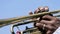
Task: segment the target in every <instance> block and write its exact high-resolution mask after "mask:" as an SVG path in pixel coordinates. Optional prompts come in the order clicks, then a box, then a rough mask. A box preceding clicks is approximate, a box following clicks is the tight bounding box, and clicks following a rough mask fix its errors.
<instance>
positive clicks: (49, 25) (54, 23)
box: [29, 6, 60, 34]
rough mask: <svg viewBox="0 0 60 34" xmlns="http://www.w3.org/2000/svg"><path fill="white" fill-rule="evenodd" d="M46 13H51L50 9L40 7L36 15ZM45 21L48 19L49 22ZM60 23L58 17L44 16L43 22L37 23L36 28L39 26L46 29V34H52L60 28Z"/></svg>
mask: <svg viewBox="0 0 60 34" xmlns="http://www.w3.org/2000/svg"><path fill="white" fill-rule="evenodd" d="M46 11H49V8H48V7H47V6H46V7H39V8H38V9H37V10H35V12H34V14H37V13H41V12H46ZM29 14H30V15H32V14H33V13H32V12H30V13H29ZM37 18H39V19H41V18H40V17H37ZM37 18H35V19H37ZM45 19H48V20H45ZM59 22H60V20H59V19H58V18H56V17H53V16H50V15H44V16H43V17H42V20H39V21H38V22H36V23H35V25H34V26H37V27H38V28H40V29H41V28H42V29H43V27H44V30H46V33H45V34H52V33H53V32H54V31H55V30H56V29H57V28H58V27H59V26H60V23H59ZM44 24H45V26H44Z"/></svg>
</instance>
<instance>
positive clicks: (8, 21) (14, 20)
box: [0, 10, 60, 28]
mask: <svg viewBox="0 0 60 34" xmlns="http://www.w3.org/2000/svg"><path fill="white" fill-rule="evenodd" d="M59 12H60V10H56V11H50V12H43V13H38V14H33V15H29V16H23V17H14V18H9V19H0V28H1V27H3V26H6V25H10V24H14V23H17V22H21V21H23V20H26V19H30V18H33V17H40V16H42V15H46V14H49V13H51V14H55V13H59ZM56 17H60V15H57V16H56Z"/></svg>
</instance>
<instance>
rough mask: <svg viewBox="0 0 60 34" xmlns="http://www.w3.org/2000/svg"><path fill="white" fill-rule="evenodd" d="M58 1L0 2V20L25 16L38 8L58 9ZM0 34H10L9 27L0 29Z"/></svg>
mask: <svg viewBox="0 0 60 34" xmlns="http://www.w3.org/2000/svg"><path fill="white" fill-rule="evenodd" d="M59 2H60V0H0V19H5V18H11V17H18V16H26V15H28V12H29V11H30V10H31V11H34V10H35V9H36V8H38V7H39V6H48V7H49V8H50V11H52V10H59V9H60V3H59ZM0 34H11V33H10V25H9V26H5V27H2V28H0Z"/></svg>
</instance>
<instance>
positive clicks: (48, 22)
mask: <svg viewBox="0 0 60 34" xmlns="http://www.w3.org/2000/svg"><path fill="white" fill-rule="evenodd" d="M40 22H41V23H43V24H49V25H50V24H51V23H50V21H47V20H41V21H40Z"/></svg>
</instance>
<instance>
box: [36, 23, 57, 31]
mask: <svg viewBox="0 0 60 34" xmlns="http://www.w3.org/2000/svg"><path fill="white" fill-rule="evenodd" d="M43 25H44V24H42V23H36V26H37V27H39V28H43V27H44V28H45V29H46V30H55V29H56V28H55V27H53V26H51V25H45V26H43Z"/></svg>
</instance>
